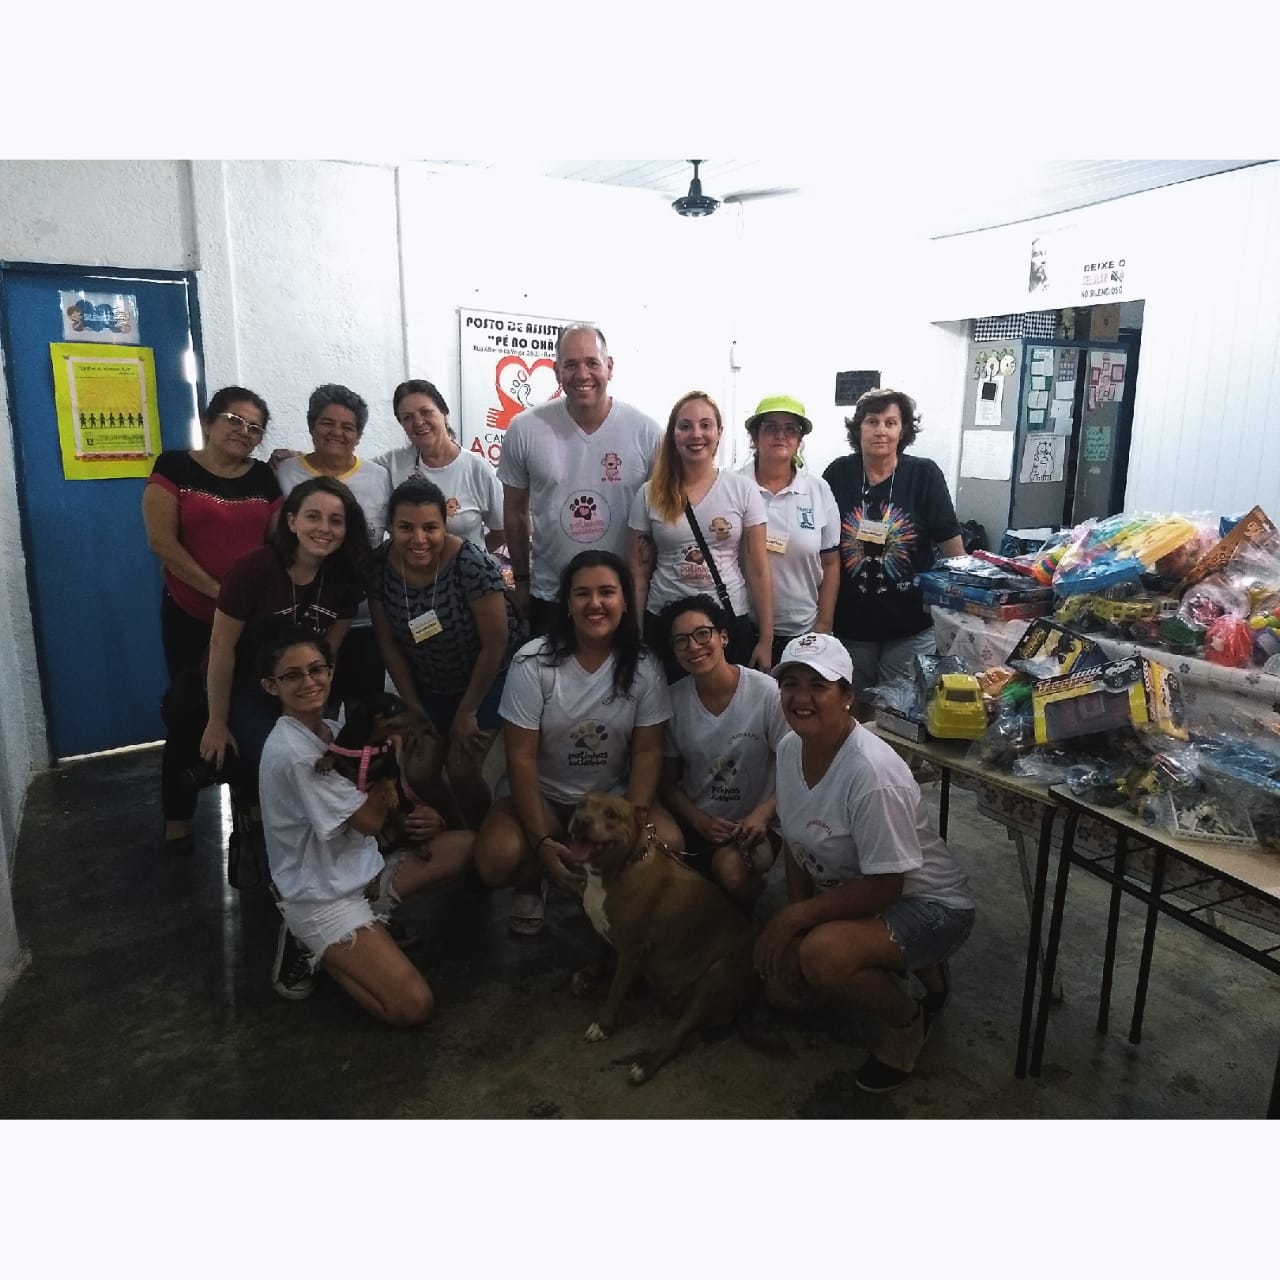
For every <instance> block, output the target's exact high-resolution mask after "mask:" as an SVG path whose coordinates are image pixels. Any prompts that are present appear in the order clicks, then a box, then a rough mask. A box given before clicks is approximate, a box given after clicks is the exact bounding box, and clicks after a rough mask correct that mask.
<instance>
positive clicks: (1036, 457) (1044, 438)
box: [1018, 433, 1067, 484]
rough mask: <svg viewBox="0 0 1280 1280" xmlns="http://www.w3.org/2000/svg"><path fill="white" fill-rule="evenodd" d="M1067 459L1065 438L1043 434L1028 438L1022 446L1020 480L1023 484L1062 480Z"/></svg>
mask: <svg viewBox="0 0 1280 1280" xmlns="http://www.w3.org/2000/svg"><path fill="white" fill-rule="evenodd" d="M1066 458H1067V441H1066V438H1065V437H1064V436H1054V435H1047V434H1044V433H1041V434H1040V435H1035V436H1028V437H1027V438H1026V440H1025V441H1024V442H1023V446H1022V466H1021V467H1020V469H1019V471H1018V479H1019V480H1020V481H1022V483H1023V484H1049V483H1051V482H1054V481H1058V480H1061V479H1062V473H1063V469H1064V466H1065V463H1066Z"/></svg>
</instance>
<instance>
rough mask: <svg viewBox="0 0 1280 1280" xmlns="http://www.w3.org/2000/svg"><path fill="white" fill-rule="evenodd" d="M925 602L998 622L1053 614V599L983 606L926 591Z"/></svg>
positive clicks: (975, 601) (974, 602) (973, 601)
mask: <svg viewBox="0 0 1280 1280" xmlns="http://www.w3.org/2000/svg"><path fill="white" fill-rule="evenodd" d="M924 602H925V604H927V605H935V604H936V605H937V606H938V607H939V608H940V609H952V610H954V611H955V612H956V613H967V614H969V616H970V617H973V618H990V619H992V620H993V621H996V622H1016V621H1017V620H1019V619H1027V618H1043V617H1044V616H1045V614H1048V613H1052V612H1053V598H1052V597H1050V598H1049V599H1047V600H1026V601H1023V603H1021V604H982V603H981V602H980V601H978V600H957V599H956V598H955V597H954V596H944V595H940V594H938V593H937V592H935V591H925V593H924Z"/></svg>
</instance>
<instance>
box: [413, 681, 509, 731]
mask: <svg viewBox="0 0 1280 1280" xmlns="http://www.w3.org/2000/svg"><path fill="white" fill-rule="evenodd" d="M506 683H507V673H506V671H505V670H504V671H499V672H498V675H497V677H496V679H495V680H494V682H493V683H492V684H491V685H490V686H489V690H488V692H487V693H486V694H485V695H484V697H483V698H481V699H480V705H479V706H478V707H477V708H476V724H477V725H479V726H480V728H481V729H484V730H485V731H486V732H487V731H489V730H491V729H497V728H498V727H499V726H500V725H501V724H502V720H501V718H500V717H499V715H498V704H499V703H500V702H501V701H502V690H503V689H504V688H505V687H506ZM463 692H465V690H463ZM418 697H419V698H421V700H422V709H423V710H424V711H425V712H426V713H427V715H428V716H429V717H430V719H431V723H432V724H433V725H435V727H436V731H437V732H438V733H441V734H447V733H448V732H449V726H450V725H451V724H452V723H453V717H454V716H455V715H457V714H458V704H459V703H460V702H461V701H462V693H432V692H431V691H430V690H428V689H423V688H422V687H421V686H419V687H418Z"/></svg>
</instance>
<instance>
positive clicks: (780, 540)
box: [764, 532, 789, 555]
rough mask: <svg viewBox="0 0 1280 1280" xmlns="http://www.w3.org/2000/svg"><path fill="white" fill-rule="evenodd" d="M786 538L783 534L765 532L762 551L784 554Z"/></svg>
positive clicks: (787, 539)
mask: <svg viewBox="0 0 1280 1280" xmlns="http://www.w3.org/2000/svg"><path fill="white" fill-rule="evenodd" d="M788 541H789V538H788V536H787V535H786V534H785V533H772V532H766V533H765V538H764V549H765V550H766V551H772V552H774V553H776V554H777V555H783V554H785V552H786V550H787V543H788Z"/></svg>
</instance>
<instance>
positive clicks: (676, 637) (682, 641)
mask: <svg viewBox="0 0 1280 1280" xmlns="http://www.w3.org/2000/svg"><path fill="white" fill-rule="evenodd" d="M715 633H716V629H715V627H694V629H693V630H692V631H688V632H679V633H676V632H673V633H672V636H671V647H672V648H673V649H674V650H675V651H676V652H677V653H684V651H685V650H686V649H688V648H690V647H691V646H692V645H695V644H696V645H704V644H710V643H711V637H712V636H713V635H715Z"/></svg>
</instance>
